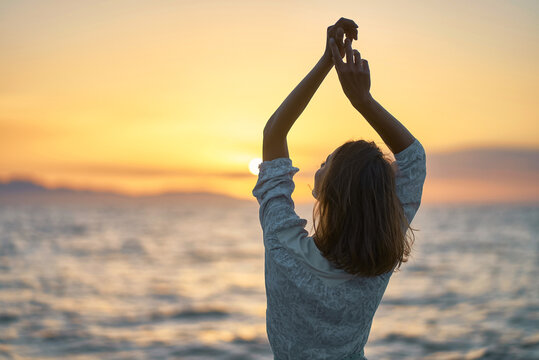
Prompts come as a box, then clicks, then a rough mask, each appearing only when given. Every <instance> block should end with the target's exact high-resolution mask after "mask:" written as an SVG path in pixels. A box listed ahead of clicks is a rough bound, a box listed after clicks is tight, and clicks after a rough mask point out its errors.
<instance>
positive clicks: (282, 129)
mask: <svg viewBox="0 0 539 360" xmlns="http://www.w3.org/2000/svg"><path fill="white" fill-rule="evenodd" d="M344 34H346V36H347V38H349V39H350V41H351V39H352V38H354V39H357V25H356V23H354V22H353V21H352V20H349V19H345V18H341V19H339V20H338V21H337V22H336V23H335V25H332V26H330V27H328V29H327V36H326V49H325V51H324V54H323V55H322V57H321V58H320V60H319V61H318V63H317V64H316V65H315V66H314V68H313V69H312V70H311V71H310V72H309V73H308V74H307V76H305V78H304V79H303V80H302V81H301V82H300V83H299V85H297V86H296V88H295V89H294V90H293V91H292V92H291V93H290V95H288V97H287V98H286V99H285V100H284V101H283V103H282V104H281V106H279V108H278V109H277V110H276V111H275V113H273V115H272V116H271V117H270V119H269V120H268V122H267V124H266V126H265V128H264V141H263V146H262V148H263V149H262V158H263V160H264V161H270V160H273V159H277V158H281V157H284V158H287V157H288V144H287V142H286V136H287V135H288V132H289V131H290V128H292V125H294V122H295V121H296V120H297V118H298V117H299V116H300V115H301V113H302V112H303V110H305V107H307V104H309V101H311V98H312V97H313V95H314V93H315V92H316V90H318V88H319V87H320V84H321V83H322V81H323V80H324V79H325V77H326V76H327V74H328V73H329V71H330V70H331V67H332V66H333V58H332V50H331V48H330V46H329V39H330V38H332V39H333V38H336V39H337V41H335V40H334V43H333V44H334V46H335V49H336V51H337V55H336V56H338V57H339V59H342V57H343V56H344V45H343V42H342V39H343V36H344Z"/></svg>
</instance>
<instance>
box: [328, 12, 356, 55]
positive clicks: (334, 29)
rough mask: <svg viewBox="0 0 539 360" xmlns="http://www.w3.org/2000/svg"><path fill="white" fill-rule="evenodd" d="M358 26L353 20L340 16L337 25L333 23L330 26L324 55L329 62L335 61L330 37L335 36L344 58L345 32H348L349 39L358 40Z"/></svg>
mask: <svg viewBox="0 0 539 360" xmlns="http://www.w3.org/2000/svg"><path fill="white" fill-rule="evenodd" d="M357 28H358V26H357V24H356V23H355V22H354V21H353V20H350V19H345V18H340V19H339V20H337V22H336V23H335V25H331V26H330V27H328V29H327V35H326V50H325V51H324V55H323V56H322V57H323V58H324V59H326V60H327V61H328V62H331V63H333V58H332V53H331V47H330V45H329V39H331V38H333V39H335V42H336V44H337V48H338V49H339V53H340V55H341V59H342V58H343V57H344V54H345V51H344V44H343V36H344V34H346V38H347V39H350V40H352V39H354V40H357Z"/></svg>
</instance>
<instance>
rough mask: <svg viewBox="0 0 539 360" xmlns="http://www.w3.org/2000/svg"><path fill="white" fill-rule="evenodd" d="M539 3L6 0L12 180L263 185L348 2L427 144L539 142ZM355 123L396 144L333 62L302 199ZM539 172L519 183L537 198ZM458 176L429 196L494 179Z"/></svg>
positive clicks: (5, 98)
mask: <svg viewBox="0 0 539 360" xmlns="http://www.w3.org/2000/svg"><path fill="white" fill-rule="evenodd" d="M538 10H539V6H538V3H537V2H534V1H512V2H504V1H474V2H466V1H457V2H453V1H451V2H439V1H438V2H431V1H406V2H404V1H402V2H401V1H399V2H395V3H393V4H392V5H391V6H389V5H387V3H386V2H383V3H382V2H358V1H342V2H339V4H338V5H337V4H335V3H333V2H326V3H319V2H316V3H313V2H310V1H293V2H279V1H267V2H257V1H239V0H238V1H228V2H216V1H196V2H195V1H191V2H185V1H176V2H132V1H114V2H98V3H95V2H79V1H66V0H64V1H41V2H29V1H11V2H3V3H2V4H0V52H1V53H2V56H1V57H0V78H1V79H2V81H1V82H0V144H1V145H0V148H1V154H2V155H1V157H0V180H2V181H7V180H9V179H13V178H25V179H34V180H35V181H36V182H38V183H41V184H43V185H45V186H48V187H57V186H65V187H70V188H77V189H97V190H110V191H116V192H120V193H126V194H150V193H160V192H165V191H187V192H190V191H207V192H214V193H224V194H228V195H233V196H237V197H241V198H248V199H252V195H251V190H252V188H253V186H254V184H255V182H256V177H255V176H253V175H252V174H254V173H256V171H257V170H258V169H257V168H255V162H254V161H255V160H254V159H256V158H260V157H261V156H262V130H263V128H264V125H265V123H266V121H267V120H268V118H269V117H270V116H271V114H272V113H273V112H274V111H275V109H276V108H277V107H278V106H279V105H280V103H281V102H282V101H283V100H284V99H285V97H286V96H287V95H288V94H289V93H290V91H291V90H292V89H293V88H294V87H295V86H296V85H297V83H298V82H299V81H301V79H302V78H303V77H304V76H305V75H306V74H307V73H308V71H309V70H310V69H311V68H312V66H314V64H315V63H316V62H317V61H318V59H319V58H320V56H321V55H322V52H323V50H324V46H325V32H326V28H327V27H328V26H329V25H331V24H333V23H334V22H335V21H336V20H337V19H339V18H340V17H341V16H344V17H347V18H351V19H354V20H355V21H356V22H357V23H358V24H359V36H358V41H357V42H354V43H353V46H354V47H356V48H358V49H359V50H360V52H361V55H362V57H364V58H366V59H368V60H369V64H370V69H371V77H372V87H371V93H372V94H373V96H374V98H375V99H377V100H378V101H379V102H380V103H381V104H382V105H383V106H385V107H386V109H387V110H388V111H390V112H391V113H392V114H393V115H394V116H395V117H396V118H397V119H399V120H400V121H401V122H403V123H404V124H405V125H406V126H407V127H408V128H409V130H410V131H411V132H412V134H414V135H415V136H416V137H417V138H418V139H420V141H421V142H422V144H423V145H424V147H425V149H426V151H427V156H429V154H430V153H436V152H444V151H445V152H447V151H453V150H458V149H464V148H475V147H478V148H481V147H491V146H497V147H505V148H512V147H518V148H528V149H534V150H537V149H538V148H539V125H538V124H539V121H538V118H537V113H538V112H537V110H538V108H537V100H536V97H537V93H538V92H539V88H538V87H539V85H538V84H539V70H538V67H537V63H538V60H539V48H538V46H537V44H538V43H539V41H538V39H537V38H538V37H539V31H538V30H539V29H538V24H539V21H538V19H537V17H538V15H537V14H539V11H538ZM351 138H354V139H359V138H364V139H373V140H375V141H376V143H377V144H379V145H380V146H381V147H382V148H383V149H384V151H386V152H387V151H388V149H387V147H385V145H383V143H382V142H381V140H380V138H379V136H378V135H377V134H376V132H375V131H374V130H373V129H372V128H371V127H370V126H369V125H368V124H367V123H366V122H365V120H364V119H363V118H362V117H361V116H360V115H359V114H358V113H357V112H356V111H355V109H354V108H353V107H352V106H351V105H350V103H349V101H348V99H347V98H346V97H345V95H344V94H343V91H342V89H341V87H340V84H339V82H338V79H337V76H336V73H335V71H334V70H332V71H331V73H330V74H329V75H328V77H327V79H326V80H325V81H324V83H323V84H322V86H321V87H320V89H319V91H318V92H317V94H316V95H315V96H314V97H313V99H312V101H311V103H310V105H309V106H308V107H307V109H306V110H305V112H304V113H303V114H302V115H301V117H300V118H299V119H298V121H297V123H296V125H295V126H294V127H293V128H292V130H291V132H290V134H289V136H288V144H289V150H290V156H291V158H292V161H293V164H294V166H297V167H298V168H300V170H301V172H300V173H299V174H298V175H297V187H296V193H295V194H294V196H295V198H296V199H297V200H305V201H307V200H309V199H312V195H311V192H310V189H309V187H308V185H309V184H310V185H312V184H313V180H312V177H313V175H314V172H315V171H316V169H317V168H318V165H319V163H320V162H321V160H323V159H324V158H325V157H326V156H327V154H329V153H331V152H332V151H333V149H334V148H335V147H337V146H339V145H340V144H341V143H343V142H344V141H346V140H349V139H351ZM535 176H536V175H535ZM536 179H537V177H532V179H531V180H530V182H529V183H526V184H527V185H526V186H527V187H526V186H524V187H521V188H520V190H518V191H523V190H522V189H524V188H526V189H527V190H526V191H528V192H529V191H531V192H532V195H533V194H535V196H536V198H537V196H539V195H538V194H537V186H535V187H534V186H533V185H530V184H532V183H533V182H535V180H536ZM444 181H445V182H444ZM459 181H460V182H451V181H446V180H443V181H442V180H439V181H438V180H435V179H434V180H432V181H431V182H430V184H432V187H428V184H429V183H428V182H427V183H426V185H425V186H426V188H425V199H426V201H428V200H429V199H432V200H433V201H438V200H439V201H441V199H445V198H451V199H455V198H454V197H450V196H449V195H448V194H449V193H451V194H452V193H453V191H455V189H456V187H458V186H460V185H458V184H461V185H462V183H466V184H468V185H469V186H472V185H473V186H480V187H481V185H477V183H476V182H475V181H476V180H474V179H471V180H470V179H466V178H463V179H460V180H459ZM483 189H486V188H484V187H483ZM515 189H516V188H513V189H512V190H510V191H509V190H507V189H506V188H505V187H503V186H498V185H492V188H491V190H492V191H495V192H496V194H497V195H496V196H501V195H500V192H501V193H502V195H503V194H505V192H507V196H513V195H514V194H513V192H514V191H517V190H515ZM446 191H448V192H446ZM511 191H512V192H511ZM481 194H482V195H481V196H480V198H481V199H484V198H486V199H488V198H489V196H490V195H489V192H488V191H486V190H485V191H484V192H481ZM519 194H520V195H519V196H520V197H524V198H526V196H525V193H523V192H522V193H519ZM458 196H460V197H461V198H462V197H465V196H478V195H477V192H474V191H473V190H469V191H468V190H467V191H466V192H465V193H460V195H458ZM478 201H479V200H478Z"/></svg>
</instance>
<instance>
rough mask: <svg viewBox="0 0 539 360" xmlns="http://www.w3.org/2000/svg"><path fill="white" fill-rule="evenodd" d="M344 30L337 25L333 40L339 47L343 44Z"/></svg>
mask: <svg viewBox="0 0 539 360" xmlns="http://www.w3.org/2000/svg"><path fill="white" fill-rule="evenodd" d="M343 38H344V30H343V28H342V27H338V28H337V31H336V35H335V40H336V41H337V44H338V45H339V47H342V46H343Z"/></svg>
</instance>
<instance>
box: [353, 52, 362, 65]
mask: <svg viewBox="0 0 539 360" xmlns="http://www.w3.org/2000/svg"><path fill="white" fill-rule="evenodd" d="M354 59H355V61H356V66H357V67H358V68H359V69H362V64H361V54H360V53H359V51H357V50H354Z"/></svg>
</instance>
